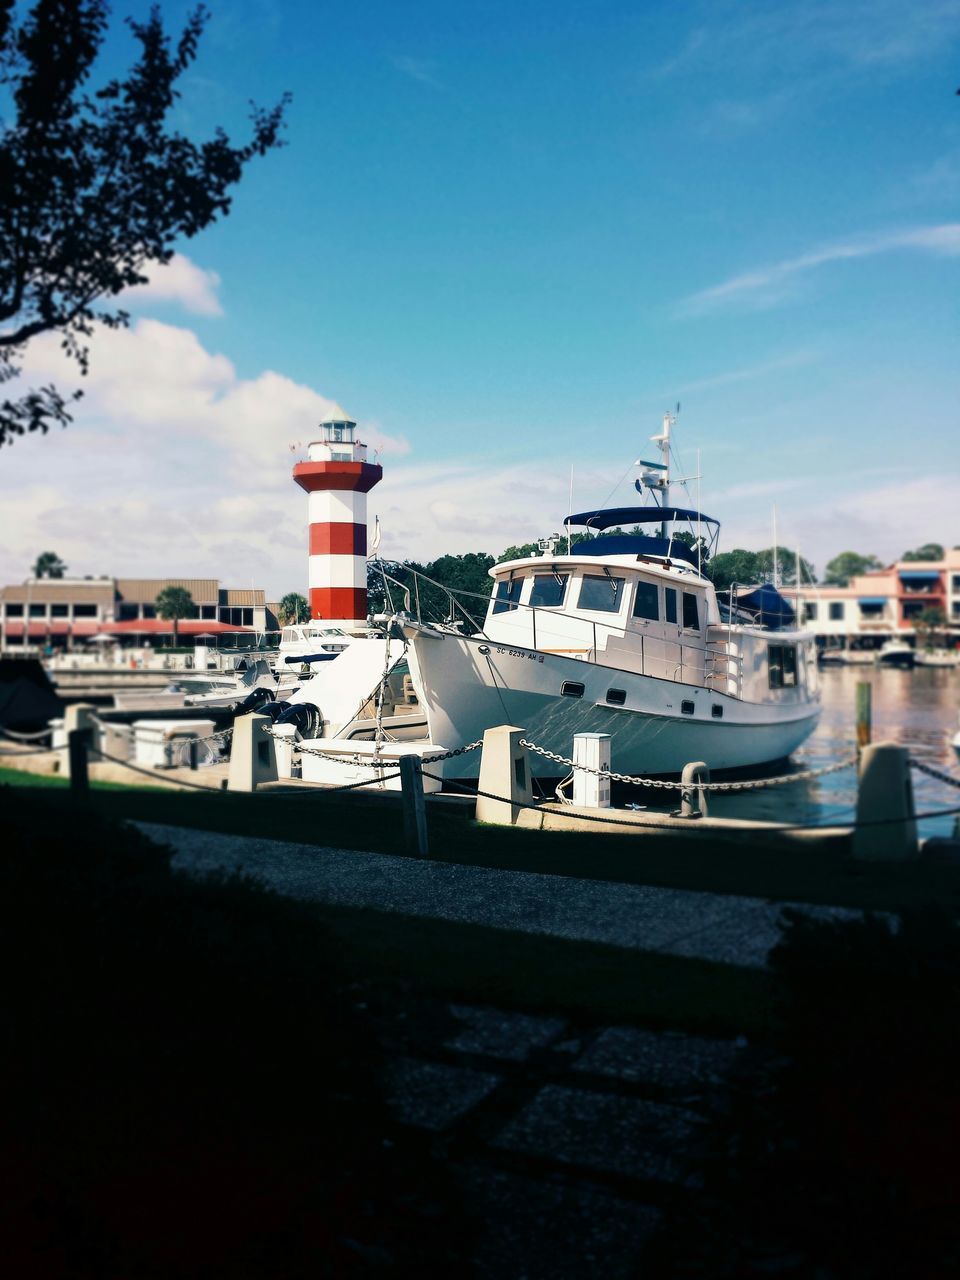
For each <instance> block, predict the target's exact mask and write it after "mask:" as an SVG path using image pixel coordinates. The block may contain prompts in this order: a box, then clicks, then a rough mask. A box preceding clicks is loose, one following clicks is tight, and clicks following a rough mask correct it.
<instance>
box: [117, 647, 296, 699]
mask: <svg viewBox="0 0 960 1280" xmlns="http://www.w3.org/2000/svg"><path fill="white" fill-rule="evenodd" d="M255 689H263V690H264V692H265V693H266V694H267V695H268V696H269V697H271V698H272V697H274V696H275V691H276V677H275V676H274V674H273V672H272V671H271V670H270V664H269V663H268V662H267V661H266V660H265V659H263V658H258V659H257V660H255V661H253V662H251V661H249V660H248V659H246V658H242V659H241V660H240V663H239V664H238V665H237V667H236V668H235V669H234V670H232V671H182V672H178V673H177V675H176V677H175V678H174V679H173V680H172V681H171V682H170V684H169V685H167V687H166V688H165V689H131V690H129V691H128V692H123V693H115V694H114V697H113V705H114V709H115V710H117V711H162V710H175V709H176V708H179V707H195V708H202V707H234V706H239V704H240V703H242V702H243V701H244V700H245V699H247V698H249V696H250V694H251V693H252V692H253V691H254V690H255Z"/></svg>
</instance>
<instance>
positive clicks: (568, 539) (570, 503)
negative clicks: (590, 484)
mask: <svg viewBox="0 0 960 1280" xmlns="http://www.w3.org/2000/svg"><path fill="white" fill-rule="evenodd" d="M567 512H568V513H569V514H570V515H573V463H572V462H571V463H570V500H569V503H568V505H567ZM569 554H570V523H569V521H568V522H567V555H569Z"/></svg>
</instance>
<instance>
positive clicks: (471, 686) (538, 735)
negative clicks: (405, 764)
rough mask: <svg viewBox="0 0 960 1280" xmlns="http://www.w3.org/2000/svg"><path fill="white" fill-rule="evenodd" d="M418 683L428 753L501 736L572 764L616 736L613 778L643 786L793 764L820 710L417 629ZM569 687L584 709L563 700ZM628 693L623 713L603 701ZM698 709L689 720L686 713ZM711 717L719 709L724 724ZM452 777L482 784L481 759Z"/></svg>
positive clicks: (535, 765) (465, 763) (545, 771)
mask: <svg viewBox="0 0 960 1280" xmlns="http://www.w3.org/2000/svg"><path fill="white" fill-rule="evenodd" d="M406 634H407V638H408V640H409V641H410V652H409V660H410V666H411V671H412V672H413V674H414V679H415V681H416V684H417V688H418V691H419V693H420V696H421V699H422V701H423V703H424V705H425V707H426V710H427V716H428V720H429V725H430V741H431V742H433V743H435V744H436V745H438V746H443V747H445V748H446V749H448V750H452V749H454V748H456V747H460V746H463V745H465V744H466V743H469V742H473V741H476V740H477V739H479V738H482V737H483V734H484V731H485V730H486V729H489V728H491V727H493V726H495V725H500V724H512V725H516V726H518V727H520V728H522V729H524V730H525V731H526V733H527V735H528V737H529V738H530V740H531V741H532V742H535V743H536V744H537V745H538V746H541V747H544V748H545V749H546V750H548V751H553V752H555V753H556V754H557V755H561V756H564V757H567V758H570V757H571V756H572V752H573V737H574V734H577V733H609V734H610V736H611V739H612V742H611V764H612V768H613V769H614V770H616V771H617V772H620V773H630V774H635V775H641V776H650V775H654V776H656V775H668V774H677V773H680V772H681V770H682V769H683V766H684V765H685V764H688V763H689V762H690V761H693V760H703V761H705V762H706V764H707V765H708V766H709V768H710V769H713V770H721V769H742V768H748V767H751V766H757V765H763V764H768V763H770V762H772V761H775V760H780V759H783V758H785V757H786V756H789V755H790V754H791V752H793V751H795V750H796V748H797V747H798V746H799V745H800V744H801V743H802V742H803V741H804V740H805V739H806V738H807V737H808V736H809V735H810V733H812V732H813V730H814V728H815V727H816V724H817V721H818V719H819V715H820V705H819V702H818V701H815V700H813V699H812V698H809V697H806V696H803V697H801V691H800V690H797V691H796V694H797V700H796V701H795V702H793V703H788V704H786V705H784V704H760V703H747V702H744V701H742V700H740V699H737V698H734V697H731V696H729V695H727V694H720V693H716V692H714V691H712V690H711V689H708V688H704V687H703V686H700V685H692V684H689V685H688V684H682V683H680V682H678V681H673V680H662V679H657V678H656V677H653V676H646V675H640V674H638V673H636V672H629V671H622V670H619V669H617V668H613V667H608V666H604V665H601V664H595V663H590V662H582V661H577V660H576V659H572V658H564V657H561V656H559V655H555V654H543V653H539V652H538V651H536V650H532V649H513V648H507V647H506V646H503V645H496V644H493V643H491V642H489V641H485V640H483V639H481V638H474V637H469V638H468V637H462V636H456V635H452V634H450V633H447V632H443V633H439V632H433V631H427V630H422V629H420V628H418V627H411V628H410V629H409V630H407V631H406ZM564 682H567V684H568V685H570V684H572V685H573V686H574V690H576V688H577V687H578V686H580V685H582V686H583V693H582V695H581V696H579V697H570V696H564V695H562V694H561V693H560V690H561V688H562V686H563V685H564ZM611 688H616V689H617V690H622V692H623V694H624V703H623V705H622V706H614V705H610V702H609V700H608V698H607V693H608V690H610V689H611ZM684 703H686V704H688V705H689V704H690V703H692V704H693V711H692V713H690V714H685V713H684V710H683V707H682V704H684ZM715 707H720V708H722V711H721V712H720V713H719V714H718V713H717V712H715V711H714V708H715ZM444 768H445V774H446V776H448V777H458V778H475V777H476V776H477V774H478V771H479V756H478V753H476V752H471V753H469V754H468V755H464V756H459V757H457V758H456V759H454V760H451V761H448V762H447V764H446V765H445V766H444ZM531 769H532V772H533V773H534V774H536V775H537V776H540V777H556V776H557V775H558V774H559V773H562V772H564V771H565V770H564V768H563V766H561V765H558V764H557V763H556V762H555V761H551V760H548V759H545V758H544V757H542V756H539V755H535V754H534V755H533V756H532V757H531Z"/></svg>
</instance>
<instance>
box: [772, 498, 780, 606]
mask: <svg viewBox="0 0 960 1280" xmlns="http://www.w3.org/2000/svg"><path fill="white" fill-rule="evenodd" d="M773 585H774V586H775V587H776V588H777V590H778V591H779V590H780V553H779V552H778V551H777V504H776V503H774V504H773Z"/></svg>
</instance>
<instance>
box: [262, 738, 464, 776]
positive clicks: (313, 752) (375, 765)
mask: <svg viewBox="0 0 960 1280" xmlns="http://www.w3.org/2000/svg"><path fill="white" fill-rule="evenodd" d="M264 733H265V734H266V735H267V736H268V737H270V738H273V739H274V740H276V741H280V740H283V741H289V739H285V738H284V736H283V734H280V733H275V732H274V731H273V729H272V728H266V729H264ZM292 746H293V750H294V751H297V752H299V753H300V755H304V756H321V757H322V758H323V759H324V760H333V761H335V762H336V763H337V764H354V765H359V766H360V767H361V768H364V769H385V768H388V767H389V766H388V765H387V764H386V763H385V761H384V760H383V759H380V760H379V761H374V760H365V759H364V758H363V757H362V756H360V755H352V756H346V755H343V756H341V755H334V754H333V753H332V752H330V751H328V750H326V749H325V748H324V747H308V746H306V745H305V744H304V743H302V742H294V743H293V744H292ZM482 746H483V739H482V738H478V739H477V741H476V742H470V743H468V744H467V745H466V746H465V747H457V749H456V750H455V751H444V752H443V753H442V754H441V755H436V756H431V757H430V759H429V761H428V764H431V765H434V764H439V763H440V761H441V760H452V759H453V757H454V756H463V755H466V753H467V752H468V751H476V750H477V749H478V748H479V747H482Z"/></svg>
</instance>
